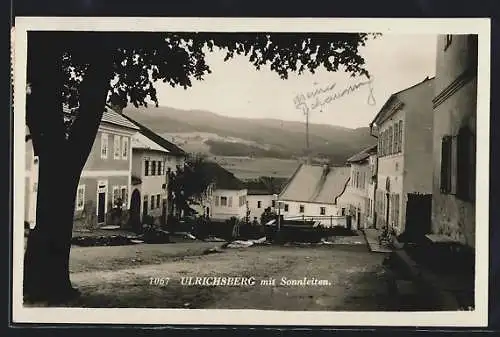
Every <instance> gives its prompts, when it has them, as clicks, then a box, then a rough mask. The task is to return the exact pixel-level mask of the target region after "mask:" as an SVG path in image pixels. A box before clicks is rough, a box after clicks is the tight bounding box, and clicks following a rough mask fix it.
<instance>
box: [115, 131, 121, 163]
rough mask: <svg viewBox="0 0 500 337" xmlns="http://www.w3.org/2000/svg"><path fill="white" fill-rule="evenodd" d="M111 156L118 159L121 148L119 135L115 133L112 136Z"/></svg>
mask: <svg viewBox="0 0 500 337" xmlns="http://www.w3.org/2000/svg"><path fill="white" fill-rule="evenodd" d="M113 141H114V142H113V158H114V159H120V154H121V149H120V143H121V142H120V136H117V135H115V136H114V137H113Z"/></svg>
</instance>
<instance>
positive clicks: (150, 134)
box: [122, 115, 186, 156]
mask: <svg viewBox="0 0 500 337" xmlns="http://www.w3.org/2000/svg"><path fill="white" fill-rule="evenodd" d="M122 116H123V117H125V118H126V119H127V120H129V121H130V122H132V123H134V124H135V125H136V126H137V127H138V128H139V132H140V133H141V134H143V135H144V136H145V137H147V138H149V139H151V140H152V141H153V142H155V143H157V144H159V145H160V146H162V147H163V148H165V149H167V150H168V151H169V154H171V155H174V156H185V155H186V152H185V151H184V150H183V149H181V148H180V147H178V146H177V145H175V144H174V143H171V142H169V141H168V140H166V139H165V138H163V137H161V136H159V135H158V134H157V133H156V132H154V131H152V130H151V129H149V128H147V127H146V126H145V125H143V124H141V123H139V122H138V121H136V120H134V119H132V118H130V117H129V116H126V115H122Z"/></svg>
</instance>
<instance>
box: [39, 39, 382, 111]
mask: <svg viewBox="0 0 500 337" xmlns="http://www.w3.org/2000/svg"><path fill="white" fill-rule="evenodd" d="M30 34H52V38H54V39H57V41H58V43H57V46H59V47H60V53H61V57H62V67H63V72H64V77H65V83H64V85H63V97H64V100H65V101H66V102H67V103H68V104H69V106H70V107H73V108H74V107H78V105H79V99H78V98H79V88H80V87H81V85H82V81H83V80H84V78H85V73H86V71H87V70H88V69H89V67H90V66H91V63H92V62H93V61H94V62H101V61H100V60H99V59H97V60H90V59H89V57H88V54H89V51H88V48H94V49H95V51H97V53H98V54H103V53H107V54H109V55H108V56H109V57H103V58H102V62H106V60H110V64H109V68H110V69H111V70H112V72H111V78H110V84H109V88H108V92H109V94H108V102H107V103H109V104H112V105H113V106H116V107H124V106H126V105H127V104H129V103H130V104H133V105H134V106H136V107H138V106H148V103H153V104H155V105H158V98H157V92H156V88H155V82H157V81H162V82H164V83H168V84H169V85H171V86H172V87H177V86H181V87H183V88H185V89H186V88H188V87H190V86H191V85H192V83H193V81H194V80H203V78H204V77H205V76H206V75H207V74H210V73H211V69H210V67H209V65H208V64H207V63H206V62H205V56H206V54H207V53H208V52H211V51H217V50H218V51H221V52H224V53H225V60H226V61H227V60H230V59H231V58H233V57H234V56H236V55H242V56H245V57H247V58H248V60H249V62H250V63H251V64H252V65H253V66H254V67H255V69H256V70H259V69H262V68H264V67H267V68H268V69H270V70H271V71H274V72H276V73H277V74H278V76H279V77H280V78H282V79H287V78H288V75H289V74H290V73H298V74H302V73H304V72H307V71H308V72H311V73H315V72H316V71H317V70H318V69H319V68H324V69H326V70H328V71H338V70H339V69H341V70H344V71H346V72H348V73H350V74H351V75H352V76H358V75H368V72H367V70H366V69H365V67H364V65H365V60H364V59H363V57H362V56H361V55H360V54H359V48H360V47H361V46H364V45H365V43H366V41H367V40H368V39H369V38H370V37H375V36H377V35H378V34H370V33H331V34H330V33H208V32H203V33H195V32H193V33H191V32H170V33H156V32H149V33H144V32H141V33H131V32H128V33H104V32H102V33H90V32H64V33H53V32H52V33H40V32H37V33H30ZM54 35H55V36H54ZM103 75H104V74H103Z"/></svg>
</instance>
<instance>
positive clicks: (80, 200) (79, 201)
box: [76, 185, 85, 211]
mask: <svg viewBox="0 0 500 337" xmlns="http://www.w3.org/2000/svg"><path fill="white" fill-rule="evenodd" d="M84 206H85V185H78V189H77V192H76V210H77V211H81V210H83V207H84Z"/></svg>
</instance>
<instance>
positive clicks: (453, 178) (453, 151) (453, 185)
mask: <svg viewBox="0 0 500 337" xmlns="http://www.w3.org/2000/svg"><path fill="white" fill-rule="evenodd" d="M457 154H458V151H457V137H456V136H454V137H451V144H450V193H451V194H456V193H457V164H458V163H457Z"/></svg>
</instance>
